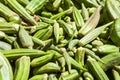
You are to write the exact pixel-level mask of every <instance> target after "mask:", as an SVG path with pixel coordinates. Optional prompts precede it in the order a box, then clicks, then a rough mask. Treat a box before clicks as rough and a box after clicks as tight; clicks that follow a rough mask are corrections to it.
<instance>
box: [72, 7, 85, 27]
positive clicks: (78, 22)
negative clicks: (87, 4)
mask: <svg viewBox="0 0 120 80" xmlns="http://www.w3.org/2000/svg"><path fill="white" fill-rule="evenodd" d="M73 19H74V20H75V23H76V25H77V29H80V28H81V27H82V26H83V24H84V20H83V17H82V15H81V13H80V12H79V10H78V9H77V8H76V7H73Z"/></svg>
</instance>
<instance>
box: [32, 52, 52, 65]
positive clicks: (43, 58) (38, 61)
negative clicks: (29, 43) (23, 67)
mask: <svg viewBox="0 0 120 80" xmlns="http://www.w3.org/2000/svg"><path fill="white" fill-rule="evenodd" d="M53 56H54V54H47V55H44V56H41V57H38V58H34V59H33V60H32V61H31V63H30V64H31V66H32V67H36V66H42V65H44V64H46V63H48V62H49V61H50V60H51V59H52V58H53Z"/></svg>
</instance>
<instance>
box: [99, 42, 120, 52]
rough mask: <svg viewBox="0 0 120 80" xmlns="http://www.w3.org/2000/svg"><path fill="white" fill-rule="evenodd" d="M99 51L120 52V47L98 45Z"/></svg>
mask: <svg viewBox="0 0 120 80" xmlns="http://www.w3.org/2000/svg"><path fill="white" fill-rule="evenodd" d="M97 51H98V52H99V53H100V54H109V53H115V52H119V48H118V47H117V46H114V45H110V44H105V45H102V46H99V47H97Z"/></svg>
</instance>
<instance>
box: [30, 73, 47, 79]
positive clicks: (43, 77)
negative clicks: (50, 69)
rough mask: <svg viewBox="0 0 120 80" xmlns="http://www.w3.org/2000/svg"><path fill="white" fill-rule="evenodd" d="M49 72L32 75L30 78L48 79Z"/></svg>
mask: <svg viewBox="0 0 120 80" xmlns="http://www.w3.org/2000/svg"><path fill="white" fill-rule="evenodd" d="M47 78H48V74H38V75H34V76H33V77H31V78H30V79H29V80H47Z"/></svg>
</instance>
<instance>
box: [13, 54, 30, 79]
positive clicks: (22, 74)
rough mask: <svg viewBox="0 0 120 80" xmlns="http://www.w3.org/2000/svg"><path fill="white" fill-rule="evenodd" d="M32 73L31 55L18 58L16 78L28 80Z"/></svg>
mask: <svg viewBox="0 0 120 80" xmlns="http://www.w3.org/2000/svg"><path fill="white" fill-rule="evenodd" d="M29 73H30V57H27V56H22V57H21V58H19V59H17V60H16V63H15V72H14V80H28V77H29Z"/></svg>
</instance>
